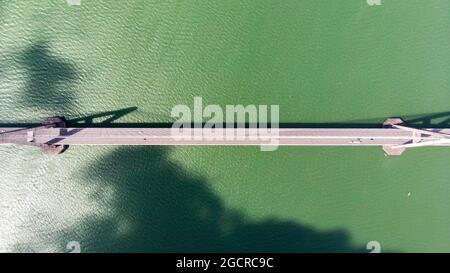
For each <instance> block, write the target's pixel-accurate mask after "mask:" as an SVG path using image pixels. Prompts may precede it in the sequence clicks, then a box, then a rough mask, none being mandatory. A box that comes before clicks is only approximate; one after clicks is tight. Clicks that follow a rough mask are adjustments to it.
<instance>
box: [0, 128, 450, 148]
mask: <svg viewBox="0 0 450 273" xmlns="http://www.w3.org/2000/svg"><path fill="white" fill-rule="evenodd" d="M405 128H406V129H407V130H405V129H401V128H400V129H399V128H393V127H392V128H366V129H365V128H362V129H360V128H353V129H351V128H350V129H341V128H336V129H331V128H317V129H316V128H280V129H278V132H276V131H270V129H269V130H268V131H267V132H269V133H264V131H258V129H249V128H234V129H212V132H213V133H214V134H215V135H216V136H217V135H219V136H224V137H223V138H222V139H220V138H219V139H218V138H212V137H211V131H209V132H208V131H206V130H205V129H191V130H192V137H191V138H189V139H179V138H176V137H174V135H173V134H172V129H171V128H46V127H37V128H0V144H24V145H269V144H277V145H280V146H398V145H403V144H414V143H416V145H417V143H421V144H419V145H417V146H450V141H448V139H447V135H448V136H450V129H419V130H417V131H416V130H415V129H412V128H409V127H405ZM424 132H425V134H424ZM426 132H430V134H427V133H426ZM227 134H234V135H235V136H236V135H240V136H241V137H240V138H238V137H234V138H233V139H228V138H227V137H226V135H227ZM194 135H200V136H202V135H203V137H200V139H198V138H195V137H194ZM208 136H209V137H208ZM250 136H253V137H250ZM255 136H257V137H255ZM443 138H444V141H443Z"/></svg>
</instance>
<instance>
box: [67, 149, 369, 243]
mask: <svg viewBox="0 0 450 273" xmlns="http://www.w3.org/2000/svg"><path fill="white" fill-rule="evenodd" d="M97 162H98V164H96V165H92V166H89V167H88V168H87V169H85V170H81V173H83V174H86V175H87V176H88V177H86V179H85V180H86V181H87V182H86V183H89V186H93V185H95V186H96V187H97V188H99V189H100V190H99V191H100V192H99V193H98V194H94V196H93V198H99V199H100V200H99V201H101V200H102V198H100V197H98V196H101V194H102V192H101V191H102V190H101V189H109V188H111V187H112V188H113V189H114V192H115V195H114V197H113V198H112V199H113V201H112V203H111V204H108V205H110V206H111V208H112V209H113V211H115V213H114V216H112V217H107V218H100V217H98V218H90V219H86V220H85V221H83V222H82V223H80V224H79V225H78V226H77V227H74V229H73V230H72V231H68V232H67V233H66V236H67V238H64V239H63V241H66V240H69V241H70V240H74V239H76V240H79V241H80V242H85V245H87V248H85V251H88V252H90V251H92V252H366V250H365V247H356V246H353V245H352V244H351V242H350V237H349V234H348V233H347V232H346V231H344V230H332V231H319V230H316V229H314V228H312V227H310V226H306V225H302V224H299V223H296V222H291V221H280V220H277V219H268V220H266V221H262V222H259V221H253V220H251V219H250V218H249V217H247V216H246V215H244V214H242V213H239V212H237V211H235V210H232V209H229V208H227V207H226V206H225V205H224V204H223V202H222V201H221V200H220V198H219V197H218V196H217V195H216V194H215V193H214V192H213V191H212V190H211V189H210V188H209V185H208V183H207V181H205V180H204V179H203V178H201V177H197V176H195V175H192V174H189V173H188V172H187V171H186V170H184V169H183V167H182V166H180V165H178V164H176V163H174V162H171V161H170V160H169V159H168V150H167V148H162V147H134V148H133V147H123V148H117V149H116V150H114V152H112V153H111V154H109V155H107V156H105V157H103V158H100V159H99V160H98V161H97ZM240 182H241V183H246V181H245V180H243V181H240ZM261 190H267V189H261Z"/></svg>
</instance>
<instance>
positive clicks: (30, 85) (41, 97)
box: [17, 41, 79, 115]
mask: <svg viewBox="0 0 450 273" xmlns="http://www.w3.org/2000/svg"><path fill="white" fill-rule="evenodd" d="M17 61H18V63H19V64H20V65H21V66H22V67H23V68H24V69H25V73H26V74H25V77H26V82H25V87H24V89H23V92H22V93H21V94H20V99H21V101H22V102H23V103H24V105H25V106H27V107H34V108H37V109H44V110H48V111H51V112H52V113H54V114H55V115H56V114H58V115H63V114H65V113H69V112H70V109H72V107H73V104H74V99H75V95H74V90H73V88H72V87H73V85H74V84H75V83H76V82H77V81H78V79H79V75H78V73H77V70H76V68H75V65H74V64H73V63H71V62H70V61H68V60H66V59H63V58H61V57H59V56H57V55H55V54H54V53H53V52H52V50H51V49H50V46H49V44H48V43H47V42H45V41H38V42H34V43H33V44H31V45H30V46H29V47H28V48H26V49H25V50H23V51H22V52H20V54H19V56H18V57H17Z"/></svg>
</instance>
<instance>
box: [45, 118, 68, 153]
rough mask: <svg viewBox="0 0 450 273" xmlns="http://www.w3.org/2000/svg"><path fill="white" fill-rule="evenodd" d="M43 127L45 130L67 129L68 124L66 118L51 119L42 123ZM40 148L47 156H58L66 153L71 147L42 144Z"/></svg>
mask: <svg viewBox="0 0 450 273" xmlns="http://www.w3.org/2000/svg"><path fill="white" fill-rule="evenodd" d="M42 126H43V127H45V128H66V126H67V123H66V119H65V118H64V117H50V118H46V119H45V120H44V122H42ZM40 147H41V148H42V150H43V151H44V153H46V154H53V155H58V154H62V153H64V152H65V151H66V150H67V149H68V148H69V145H58V144H40Z"/></svg>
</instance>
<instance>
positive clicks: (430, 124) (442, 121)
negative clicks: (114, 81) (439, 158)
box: [68, 107, 450, 128]
mask: <svg viewBox="0 0 450 273" xmlns="http://www.w3.org/2000/svg"><path fill="white" fill-rule="evenodd" d="M136 109H137V108H136V107H130V108H125V109H121V110H118V111H111V112H103V113H98V114H95V115H90V116H86V117H82V118H77V119H72V120H69V121H68V124H69V125H70V126H73V127H77V126H85V127H100V128H101V127H114V128H170V127H172V125H173V123H168V122H166V123H157V122H156V123H155V122H153V123H123V122H116V121H117V120H118V119H120V118H122V117H124V116H125V115H127V114H129V113H131V112H133V111H135V110H136ZM108 116H109V118H107V119H106V120H104V121H102V122H95V119H98V118H105V117H108ZM387 118H389V117H386V118H385V119H379V120H381V121H380V122H361V121H349V122H334V123H331V122H329V123H301V122H290V123H280V124H279V127H280V128H381V127H383V122H384V121H385V120H386V119H387ZM402 118H403V120H404V121H405V123H406V124H407V125H408V126H411V127H417V128H450V112H439V113H432V114H421V115H408V116H404V117H402ZM191 125H192V126H193V125H194V124H193V123H192V124H191ZM222 126H223V127H224V128H225V127H226V124H222ZM243 126H245V127H247V128H248V127H249V124H248V123H246V124H245V125H243ZM268 126H269V127H271V126H272V124H270V123H269V124H268Z"/></svg>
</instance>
